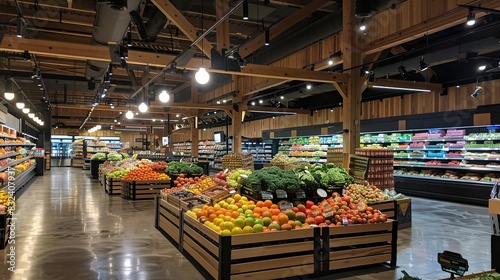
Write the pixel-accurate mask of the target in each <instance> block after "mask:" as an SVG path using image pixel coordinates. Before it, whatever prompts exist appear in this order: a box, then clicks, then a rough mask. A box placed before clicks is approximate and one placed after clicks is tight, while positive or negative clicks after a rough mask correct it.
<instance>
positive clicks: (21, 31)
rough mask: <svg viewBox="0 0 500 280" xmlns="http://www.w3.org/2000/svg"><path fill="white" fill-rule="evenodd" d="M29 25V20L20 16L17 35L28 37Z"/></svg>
mask: <svg viewBox="0 0 500 280" xmlns="http://www.w3.org/2000/svg"><path fill="white" fill-rule="evenodd" d="M27 26H28V21H27V20H26V19H25V18H24V17H22V16H20V17H18V18H17V33H16V36H17V37H18V38H27V37H28V30H27V28H26V27H27Z"/></svg>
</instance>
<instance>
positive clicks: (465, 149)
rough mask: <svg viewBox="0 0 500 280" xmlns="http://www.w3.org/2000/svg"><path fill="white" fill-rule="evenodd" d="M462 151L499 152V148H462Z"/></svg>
mask: <svg viewBox="0 0 500 280" xmlns="http://www.w3.org/2000/svg"><path fill="white" fill-rule="evenodd" d="M463 150H464V151H500V147H493V148H466V147H464V148H463Z"/></svg>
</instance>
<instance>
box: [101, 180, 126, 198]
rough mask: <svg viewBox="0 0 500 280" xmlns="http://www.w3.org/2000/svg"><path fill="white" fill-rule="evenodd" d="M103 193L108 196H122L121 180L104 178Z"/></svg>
mask: <svg viewBox="0 0 500 280" xmlns="http://www.w3.org/2000/svg"><path fill="white" fill-rule="evenodd" d="M104 191H105V192H106V193H107V194H109V195H116V194H122V180H121V179H116V178H109V177H106V178H105V180H104Z"/></svg>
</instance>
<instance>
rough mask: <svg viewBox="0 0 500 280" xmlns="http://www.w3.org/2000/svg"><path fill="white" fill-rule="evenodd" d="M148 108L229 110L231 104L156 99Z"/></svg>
mask: <svg viewBox="0 0 500 280" xmlns="http://www.w3.org/2000/svg"><path fill="white" fill-rule="evenodd" d="M150 108H176V109H180V108H184V109H206V110H221V111H223V110H231V109H232V106H231V105H217V104H207V103H161V102H158V101H154V102H151V104H150Z"/></svg>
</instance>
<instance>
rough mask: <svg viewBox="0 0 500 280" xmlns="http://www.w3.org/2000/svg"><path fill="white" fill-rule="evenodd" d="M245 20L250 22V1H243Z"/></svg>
mask: <svg viewBox="0 0 500 280" xmlns="http://www.w3.org/2000/svg"><path fill="white" fill-rule="evenodd" d="M243 19H244V20H248V0H243Z"/></svg>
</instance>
